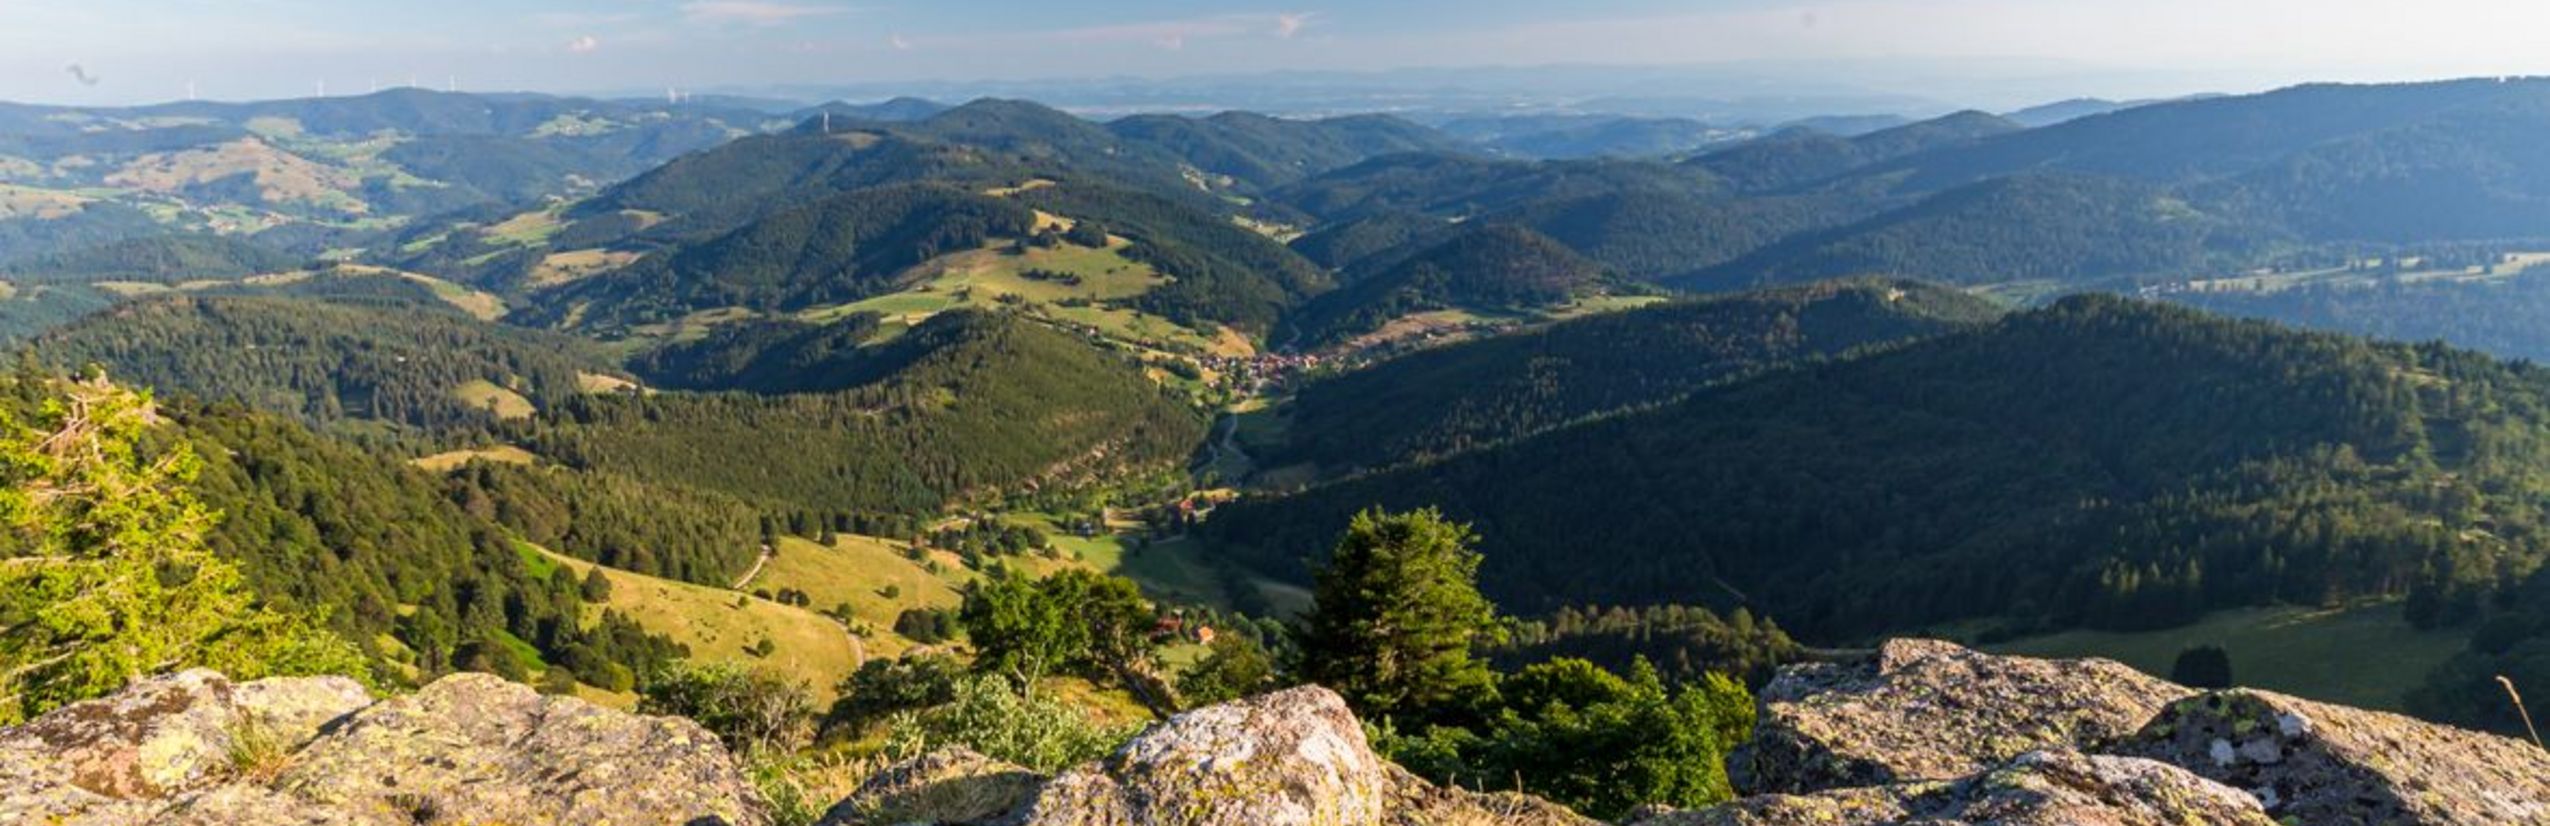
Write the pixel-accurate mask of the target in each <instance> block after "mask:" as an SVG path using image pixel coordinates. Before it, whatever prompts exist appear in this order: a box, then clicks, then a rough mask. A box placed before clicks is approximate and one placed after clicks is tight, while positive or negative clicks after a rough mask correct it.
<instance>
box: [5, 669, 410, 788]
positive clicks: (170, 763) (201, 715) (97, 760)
mask: <svg viewBox="0 0 2550 826" xmlns="http://www.w3.org/2000/svg"><path fill="white" fill-rule="evenodd" d="M371 701H372V698H371V696H370V695H369V694H367V693H366V692H365V691H364V690H363V686H362V685H361V684H358V683H356V682H354V681H353V680H348V679H345V678H342V677H309V678H278V679H269V680H258V681H255V682H249V683H232V682H231V681H230V680H229V679H228V678H225V677H223V676H221V675H220V674H217V673H214V672H211V671H204V670H195V671H186V672H181V673H177V674H171V675H167V676H163V677H155V678H151V679H147V680H143V681H141V682H138V683H135V684H133V685H132V686H131V687H128V688H126V689H125V690H123V691H121V692H118V693H116V694H115V695H113V696H109V697H104V698H100V699H96V700H90V701H87V702H82V703H75V704H72V705H68V706H64V707H62V708H59V709H55V710H53V711H52V712H51V713H48V714H45V715H43V716H41V717H38V718H36V719H35V720H32V721H29V722H28V723H27V724H26V725H23V726H19V727H17V728H15V729H11V730H8V731H6V732H0V822H19V821H31V822H48V821H60V822H83V821H87V822H99V823H130V822H134V821H137V820H140V819H142V818H144V817H147V816H148V815H149V814H150V813H152V812H156V811H158V810H159V809H160V808H162V807H163V805H164V803H163V801H165V800H167V799H169V798H172V797H175V796H179V795H183V794H186V793H189V792H193V791H196V790H198V789H203V788H206V787H209V786H213V785H215V784H219V783H224V782H228V781H231V780H233V779H234V778H236V777H238V776H239V775H240V774H241V773H243V772H248V771H253V770H255V769H256V768H257V767H254V766H242V765H240V762H241V761H242V760H259V759H270V758H280V757H281V756H282V755H284V754H287V753H289V752H290V751H291V750H293V749H296V748H299V747H301V746H302V745H303V744H306V743H308V742H309V741H310V740H311V739H312V738H314V737H316V736H318V735H319V732H320V729H321V727H322V726H325V725H327V724H328V723H330V722H332V721H335V720H337V719H339V718H342V717H344V716H345V715H347V714H349V713H351V712H353V711H355V710H356V709H360V708H362V707H364V706H365V705H368V704H370V703H371Z"/></svg>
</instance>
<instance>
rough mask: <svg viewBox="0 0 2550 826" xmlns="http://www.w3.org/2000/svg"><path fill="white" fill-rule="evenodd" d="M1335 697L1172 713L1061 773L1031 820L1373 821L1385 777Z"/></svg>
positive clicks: (1281, 698)
mask: <svg viewBox="0 0 2550 826" xmlns="http://www.w3.org/2000/svg"><path fill="white" fill-rule="evenodd" d="M1383 767H1384V763H1383V762H1382V760H1381V758H1380V757H1378V756H1375V755H1374V754H1373V753H1372V746H1371V745H1370V744H1368V743H1366V742H1365V741H1364V732H1363V726H1362V724H1361V723H1358V722H1357V721H1356V720H1355V713H1354V712H1353V711H1350V710H1348V709H1347V708H1346V701H1345V700H1343V699H1341V698H1339V697H1338V696H1337V695H1336V694H1335V693H1333V692H1330V691H1328V690H1327V689H1324V688H1316V687H1307V688H1296V689H1290V690H1286V691H1279V692H1276V693H1273V694H1268V695H1265V696H1261V697H1255V698H1251V699H1247V700H1242V701H1240V702H1235V703H1224V704H1222V705H1217V706H1209V707H1206V708H1201V709H1197V710H1194V711H1190V712H1187V713H1185V714H1180V715H1177V716H1176V717H1172V718H1170V719H1169V720H1168V722H1166V723H1162V724H1161V725H1159V726H1155V727H1153V728H1152V729H1151V730H1150V731H1147V732H1143V733H1142V735H1141V736H1139V737H1135V738H1134V739H1133V741H1132V742H1130V743H1126V744H1125V746H1124V748H1122V749H1120V750H1118V751H1117V752H1116V753H1115V755H1114V756H1112V757H1109V758H1107V759H1106V760H1105V761H1104V762H1101V763H1098V764H1094V765H1088V766H1082V767H1079V768H1075V769H1072V770H1070V771H1066V772H1064V773H1063V774H1062V775H1061V776H1059V777H1056V778H1054V779H1053V781H1052V782H1050V783H1047V784H1046V785H1045V788H1044V790H1043V791H1041V792H1039V793H1038V794H1037V796H1036V800H1035V802H1034V803H1033V804H1032V805H1031V806H1030V807H1029V809H1028V813H1027V821H1028V822H1031V823H1038V824H1056V826H1061V825H1062V824H1075V825H1078V824H1086V826H1100V824H1126V826H1138V825H1139V824H1151V823H1178V824H1184V826H1243V825H1244V824H1249V825H1254V826H1352V825H1353V824H1372V823H1380V822H1381V820H1382V806H1383V803H1384V802H1385V801H1386V799H1387V797H1388V794H1389V788H1390V776H1389V773H1388V772H1387V771H1385V770H1384V768H1383Z"/></svg>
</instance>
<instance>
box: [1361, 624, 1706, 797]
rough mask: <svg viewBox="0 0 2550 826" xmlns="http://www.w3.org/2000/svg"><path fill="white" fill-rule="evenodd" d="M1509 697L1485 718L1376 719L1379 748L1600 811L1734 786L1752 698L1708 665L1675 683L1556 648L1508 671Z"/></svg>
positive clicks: (1426, 766) (1452, 773) (1640, 665)
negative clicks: (1563, 654)
mask: <svg viewBox="0 0 2550 826" xmlns="http://www.w3.org/2000/svg"><path fill="white" fill-rule="evenodd" d="M1502 689H1503V691H1502V694H1503V706H1502V708H1500V709H1498V710H1497V711H1496V712H1495V714H1494V716H1493V717H1492V718H1491V719H1490V720H1489V721H1488V722H1487V723H1486V724H1485V725H1483V726H1481V727H1479V728H1477V729H1475V730H1474V729H1470V728H1461V727H1453V726H1440V725H1438V726H1431V727H1428V728H1426V729H1424V730H1423V731H1422V732H1421V733H1418V734H1414V735H1405V734H1400V733H1399V732H1397V731H1396V730H1394V729H1392V728H1390V727H1388V726H1387V725H1385V726H1383V727H1381V728H1378V729H1376V730H1374V732H1373V746H1374V748H1375V750H1377V751H1379V752H1381V753H1382V754H1383V755H1384V756H1387V757H1389V758H1390V759H1391V760H1392V761H1395V762H1397V763H1399V764H1400V765H1402V766H1406V767H1407V768H1408V769H1409V770H1410V771H1414V772H1416V773H1418V774H1421V775H1424V776H1427V777H1430V778H1433V779H1435V780H1436V781H1438V782H1455V781H1458V780H1459V779H1460V778H1473V779H1478V780H1488V781H1497V780H1502V779H1504V778H1518V779H1519V781H1520V782H1521V783H1522V784H1523V789H1524V791H1527V792H1530V793H1532V794H1536V795H1540V796H1542V797H1546V798H1549V799H1551V800H1554V801H1557V802H1559V803H1563V804H1566V805H1567V806H1569V807H1571V808H1574V809H1576V810H1577V811H1580V812H1584V813H1586V814H1588V815H1592V816H1594V817H1604V818H1610V817H1619V816H1621V815H1624V814H1626V813H1627V812H1628V811H1629V809H1630V808H1631V807H1634V806H1638V805H1641V804H1645V803H1662V804H1666V805H1670V806H1677V807H1691V806H1702V805H1707V804H1712V803H1719V802H1723V801H1725V800H1727V799H1729V798H1731V797H1733V796H1734V791H1733V789H1732V788H1731V786H1730V785H1729V783H1728V781H1727V776H1726V754H1727V751H1728V749H1729V748H1731V747H1732V746H1734V745H1735V744H1736V743H1738V742H1740V741H1742V740H1743V739H1744V738H1745V737H1746V736H1747V733H1748V732H1749V731H1750V730H1751V729H1752V727H1753V698H1752V696H1751V695H1750V694H1748V693H1747V692H1746V691H1745V690H1744V687H1743V686H1742V685H1741V684H1738V683H1737V682H1735V681H1734V680H1732V679H1729V678H1727V677H1725V676H1723V675H1718V674H1710V675H1707V676H1706V677H1704V678H1703V679H1702V680H1700V681H1699V682H1697V683H1694V684H1692V685H1687V686H1684V687H1682V688H1680V689H1678V690H1676V689H1668V688H1666V686H1665V684H1664V681H1663V679H1662V678H1661V677H1659V676H1658V675H1657V673H1656V670H1655V669H1654V667H1652V666H1650V665H1648V664H1647V662H1646V661H1645V660H1643V659H1642V660H1639V661H1637V663H1636V664H1635V666H1634V667H1633V669H1632V671H1631V675H1630V676H1629V677H1628V678H1626V679H1624V678H1621V677H1618V676H1615V675H1613V674H1611V673H1610V672H1608V671H1604V670H1603V669H1601V668H1600V667H1598V666H1595V665H1594V664H1592V663H1589V662H1586V661H1583V660H1571V659H1557V660H1551V661H1549V662H1546V663H1541V664H1538V665H1534V666H1531V667H1529V668H1526V669H1524V670H1523V671H1522V672H1520V673H1518V674H1514V675H1512V676H1509V677H1506V678H1505V679H1504V681H1503V686H1502Z"/></svg>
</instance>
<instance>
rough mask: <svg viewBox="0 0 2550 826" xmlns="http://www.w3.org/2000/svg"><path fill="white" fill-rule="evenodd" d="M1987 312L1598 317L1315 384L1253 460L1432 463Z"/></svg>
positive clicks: (1683, 310)
mask: <svg viewBox="0 0 2550 826" xmlns="http://www.w3.org/2000/svg"><path fill="white" fill-rule="evenodd" d="M1998 313H1999V310H1998V308H1996V307H1994V306H1993V305H1992V304H1990V303H1989V302H1985V301H1983V300H1981V299H1977V298H1974V297H1972V296H1968V295H1966V294H1964V293H1960V292H1957V291H1954V290H1949V289H1945V288H1941V287H1937V286H1932V285H1927V284H1920V283H1915V282H1898V281H1875V280H1866V281H1843V282H1831V283H1824V284H1815V285H1809V286H1805V287H1795V288H1788V289H1780V290H1768V291H1762V292H1754V293H1740V294H1733V295H1726V296H1717V297H1710V298H1702V299H1695V300H1684V301H1677V302H1672V303H1668V304H1661V305H1656V306H1651V307H1642V308H1639V309H1634V310H1625V311H1621V312H1617V313H1605V314H1599V315H1594V316H1590V317H1586V318H1580V319H1575V320H1571V321H1564V322H1560V323H1557V324H1553V325H1549V326H1546V327H1541V328H1537V329H1532V330H1527V331H1523V332H1517V333H1511V334H1507V335H1501V336H1495V337H1492V338H1486V339H1481V340H1478V341H1471V342H1463V343H1459V344H1451V345H1446V346H1443V347H1437V348H1432V349H1428V350H1423V351H1419V352H1416V353H1412V354H1409V355H1406V356H1402V357H1399V358H1395V359H1390V360H1387V361H1383V362H1381V363H1378V364H1374V365H1372V366H1370V367H1366V368H1364V369H1361V370H1355V371H1352V372H1347V373H1343V374H1339V375H1337V376H1335V377H1332V378H1327V379H1324V380H1320V381H1315V382H1312V383H1310V384H1308V385H1306V386H1304V387H1302V388H1301V390H1300V391H1298V392H1297V393H1296V394H1295V395H1294V397H1293V399H1292V401H1291V402H1290V403H1289V404H1288V405H1287V406H1286V407H1285V408H1284V409H1283V410H1282V415H1283V418H1284V419H1285V420H1286V422H1287V425H1288V426H1287V427H1286V428H1285V429H1284V432H1285V434H1286V439H1285V441H1284V443H1282V444H1280V445H1274V446H1267V447H1263V448H1259V451H1258V452H1260V453H1262V454H1264V455H1262V456H1261V457H1260V461H1261V462H1262V463H1264V464H1269V465H1279V466H1280V465H1291V464H1295V463H1299V462H1312V463H1316V464H1317V465H1318V466H1320V467H1321V468H1323V469H1327V470H1329V471H1331V472H1339V471H1346V472H1351V471H1352V470H1354V469H1356V468H1372V467H1383V466H1387V465H1391V464H1396V463H1400V462H1405V461H1412V460H1425V459H1431V458H1440V457H1444V456H1450V455H1452V454H1455V453H1460V452H1463V451H1468V450H1473V449H1477V448H1481V447H1486V446H1489V445H1493V444H1496V443H1500V442H1504V441H1508V440H1512V439H1517V438H1521V437H1525V436H1529V435H1531V434H1533V433H1538V432H1541V431H1544V430H1548V429H1551V428H1555V427H1559V426H1561V425H1565V424H1568V423H1571V422H1574V421H1577V420H1580V419H1583V418H1586V417H1589V416H1594V415H1598V414H1603V413H1609V412H1615V411H1621V410H1627V409H1632V408H1638V407H1645V406H1650V405H1656V404H1662V403H1665V402H1668V401H1672V400H1673V399H1676V398H1679V397H1681V396H1683V395H1686V394H1688V393H1691V392H1693V391H1696V390H1699V389H1701V388H1703V387H1707V386H1709V385H1711V384H1713V383H1717V382H1722V381H1726V380H1730V379H1735V378H1740V377H1743V376H1747V375H1750V374H1752V373H1756V372H1759V371H1762V370H1765V369H1769V368H1771V367H1775V366H1778V365H1783V364H1790V363H1795V362H1799V361H1804V360H1808V359H1813V358H1818V357H1830V356H1839V355H1842V354H1844V353H1847V352H1850V351H1852V350H1854V349H1857V348H1861V347H1870V346H1878V345H1885V344H1890V343H1894V342H1900V341H1904V340H1909V339H1915V338H1920V337H1924V336H1929V335H1936V334H1939V333H1943V332H1947V331H1950V330H1954V329H1958V328H1960V327H1962V326H1965V325H1972V324H1980V323H1983V322H1986V321H1989V320H1990V319H1992V318H1993V317H1994V316H1996V315H1998Z"/></svg>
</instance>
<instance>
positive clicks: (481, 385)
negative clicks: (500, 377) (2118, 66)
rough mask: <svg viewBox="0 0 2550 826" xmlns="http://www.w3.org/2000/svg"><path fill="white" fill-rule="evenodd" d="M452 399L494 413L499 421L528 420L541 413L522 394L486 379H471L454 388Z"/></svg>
mask: <svg viewBox="0 0 2550 826" xmlns="http://www.w3.org/2000/svg"><path fill="white" fill-rule="evenodd" d="M452 397H453V398H457V399H459V400H460V401H461V403H462V404H466V405H469V406H471V407H474V408H478V409H480V410H486V411H490V412H493V413H495V414H496V418H499V419H528V418H531V416H532V414H534V413H538V412H540V408H538V407H534V406H532V404H531V400H530V399H526V398H523V396H522V394H520V393H516V392H514V391H511V390H507V389H505V388H502V387H498V386H496V385H495V383H494V382H490V381H488V380H486V379H471V380H470V381H469V382H468V383H466V384H462V385H461V386H459V387H454V388H452Z"/></svg>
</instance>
